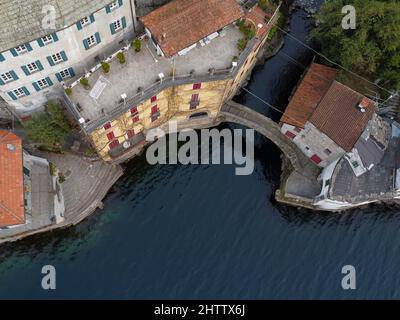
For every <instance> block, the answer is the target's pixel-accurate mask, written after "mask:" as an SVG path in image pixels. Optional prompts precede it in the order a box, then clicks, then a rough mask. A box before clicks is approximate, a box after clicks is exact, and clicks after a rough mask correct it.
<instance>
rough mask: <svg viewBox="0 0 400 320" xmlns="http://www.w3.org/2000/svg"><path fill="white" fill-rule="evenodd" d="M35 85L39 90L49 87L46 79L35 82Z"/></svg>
mask: <svg viewBox="0 0 400 320" xmlns="http://www.w3.org/2000/svg"><path fill="white" fill-rule="evenodd" d="M36 83H37V85H38V87H39V89H44V88H47V87H49V86H50V83H49V82H48V81H47V78H45V79H41V80H39V81H36Z"/></svg>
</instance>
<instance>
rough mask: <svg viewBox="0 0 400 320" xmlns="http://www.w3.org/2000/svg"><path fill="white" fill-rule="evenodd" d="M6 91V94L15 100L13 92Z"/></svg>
mask: <svg viewBox="0 0 400 320" xmlns="http://www.w3.org/2000/svg"><path fill="white" fill-rule="evenodd" d="M7 93H8V95H9V96H10V97H11V99H13V100H17V97H16V96H15V94H14V92H12V91H9V92H7Z"/></svg>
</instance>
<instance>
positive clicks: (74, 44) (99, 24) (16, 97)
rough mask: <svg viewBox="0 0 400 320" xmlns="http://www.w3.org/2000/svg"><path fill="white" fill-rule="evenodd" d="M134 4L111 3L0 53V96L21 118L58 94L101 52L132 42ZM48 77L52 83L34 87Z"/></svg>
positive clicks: (101, 56) (126, 0)
mask: <svg viewBox="0 0 400 320" xmlns="http://www.w3.org/2000/svg"><path fill="white" fill-rule="evenodd" d="M133 2H134V1H133V0H117V1H115V3H111V1H110V4H109V5H108V6H106V7H103V8H101V9H100V10H98V11H96V12H93V13H92V14H90V15H88V16H86V17H82V18H81V20H79V21H76V23H74V24H73V25H70V26H68V27H66V28H65V29H62V30H57V31H56V32H53V33H49V34H48V35H45V36H42V37H40V38H35V39H32V40H31V41H30V42H29V43H24V44H21V45H20V46H18V47H16V48H9V49H8V50H6V51H3V52H1V53H0V96H1V97H2V98H3V99H4V100H5V101H6V102H7V103H8V104H9V105H10V106H11V107H14V109H15V110H16V111H17V113H19V114H20V115H21V116H23V115H27V114H30V113H32V112H33V111H35V109H37V108H39V107H41V106H42V105H43V104H44V103H45V102H46V101H47V100H48V97H49V94H51V96H52V95H54V96H55V97H56V96H59V95H61V94H62V92H63V89H62V86H61V84H62V83H63V82H66V81H68V80H69V79H71V78H73V77H74V76H75V75H80V74H82V73H84V72H86V71H87V70H89V69H90V68H92V67H93V66H94V65H95V64H97V63H98V61H99V60H102V59H104V58H105V54H109V53H110V52H112V51H114V50H116V49H117V48H119V47H121V46H122V45H124V44H123V43H121V41H122V40H124V39H132V38H133V36H134V33H133V20H132V11H133V12H135V10H134V9H133V10H132V9H131V5H132V3H133ZM121 4H122V5H121ZM111 24H113V25H115V30H116V32H115V33H113V32H112V31H111V30H110V26H111ZM96 35H97V37H96ZM85 40H87V41H88V44H89V48H87V47H85V42H84V41H85ZM47 78H49V79H50V80H51V81H52V83H53V85H52V86H48V87H46V90H40V91H37V90H36V88H35V87H34V85H33V84H34V83H36V84H39V81H41V80H42V79H47ZM20 88H24V89H23V90H22V91H21V90H20ZM15 90H16V92H14V91H15Z"/></svg>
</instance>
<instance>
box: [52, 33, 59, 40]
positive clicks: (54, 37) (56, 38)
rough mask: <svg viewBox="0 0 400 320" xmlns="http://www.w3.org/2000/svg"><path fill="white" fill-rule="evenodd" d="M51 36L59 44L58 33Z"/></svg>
mask: <svg viewBox="0 0 400 320" xmlns="http://www.w3.org/2000/svg"><path fill="white" fill-rule="evenodd" d="M51 36H52V38H53V41H54V42H57V41H58V35H57V32H54V33H53V34H52V35H51Z"/></svg>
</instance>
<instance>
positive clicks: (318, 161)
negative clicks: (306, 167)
mask: <svg viewBox="0 0 400 320" xmlns="http://www.w3.org/2000/svg"><path fill="white" fill-rule="evenodd" d="M311 160H312V161H314V162H315V163H316V164H320V163H321V162H322V159H321V158H320V157H318V156H317V155H316V154H314V155H313V156H312V157H311Z"/></svg>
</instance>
